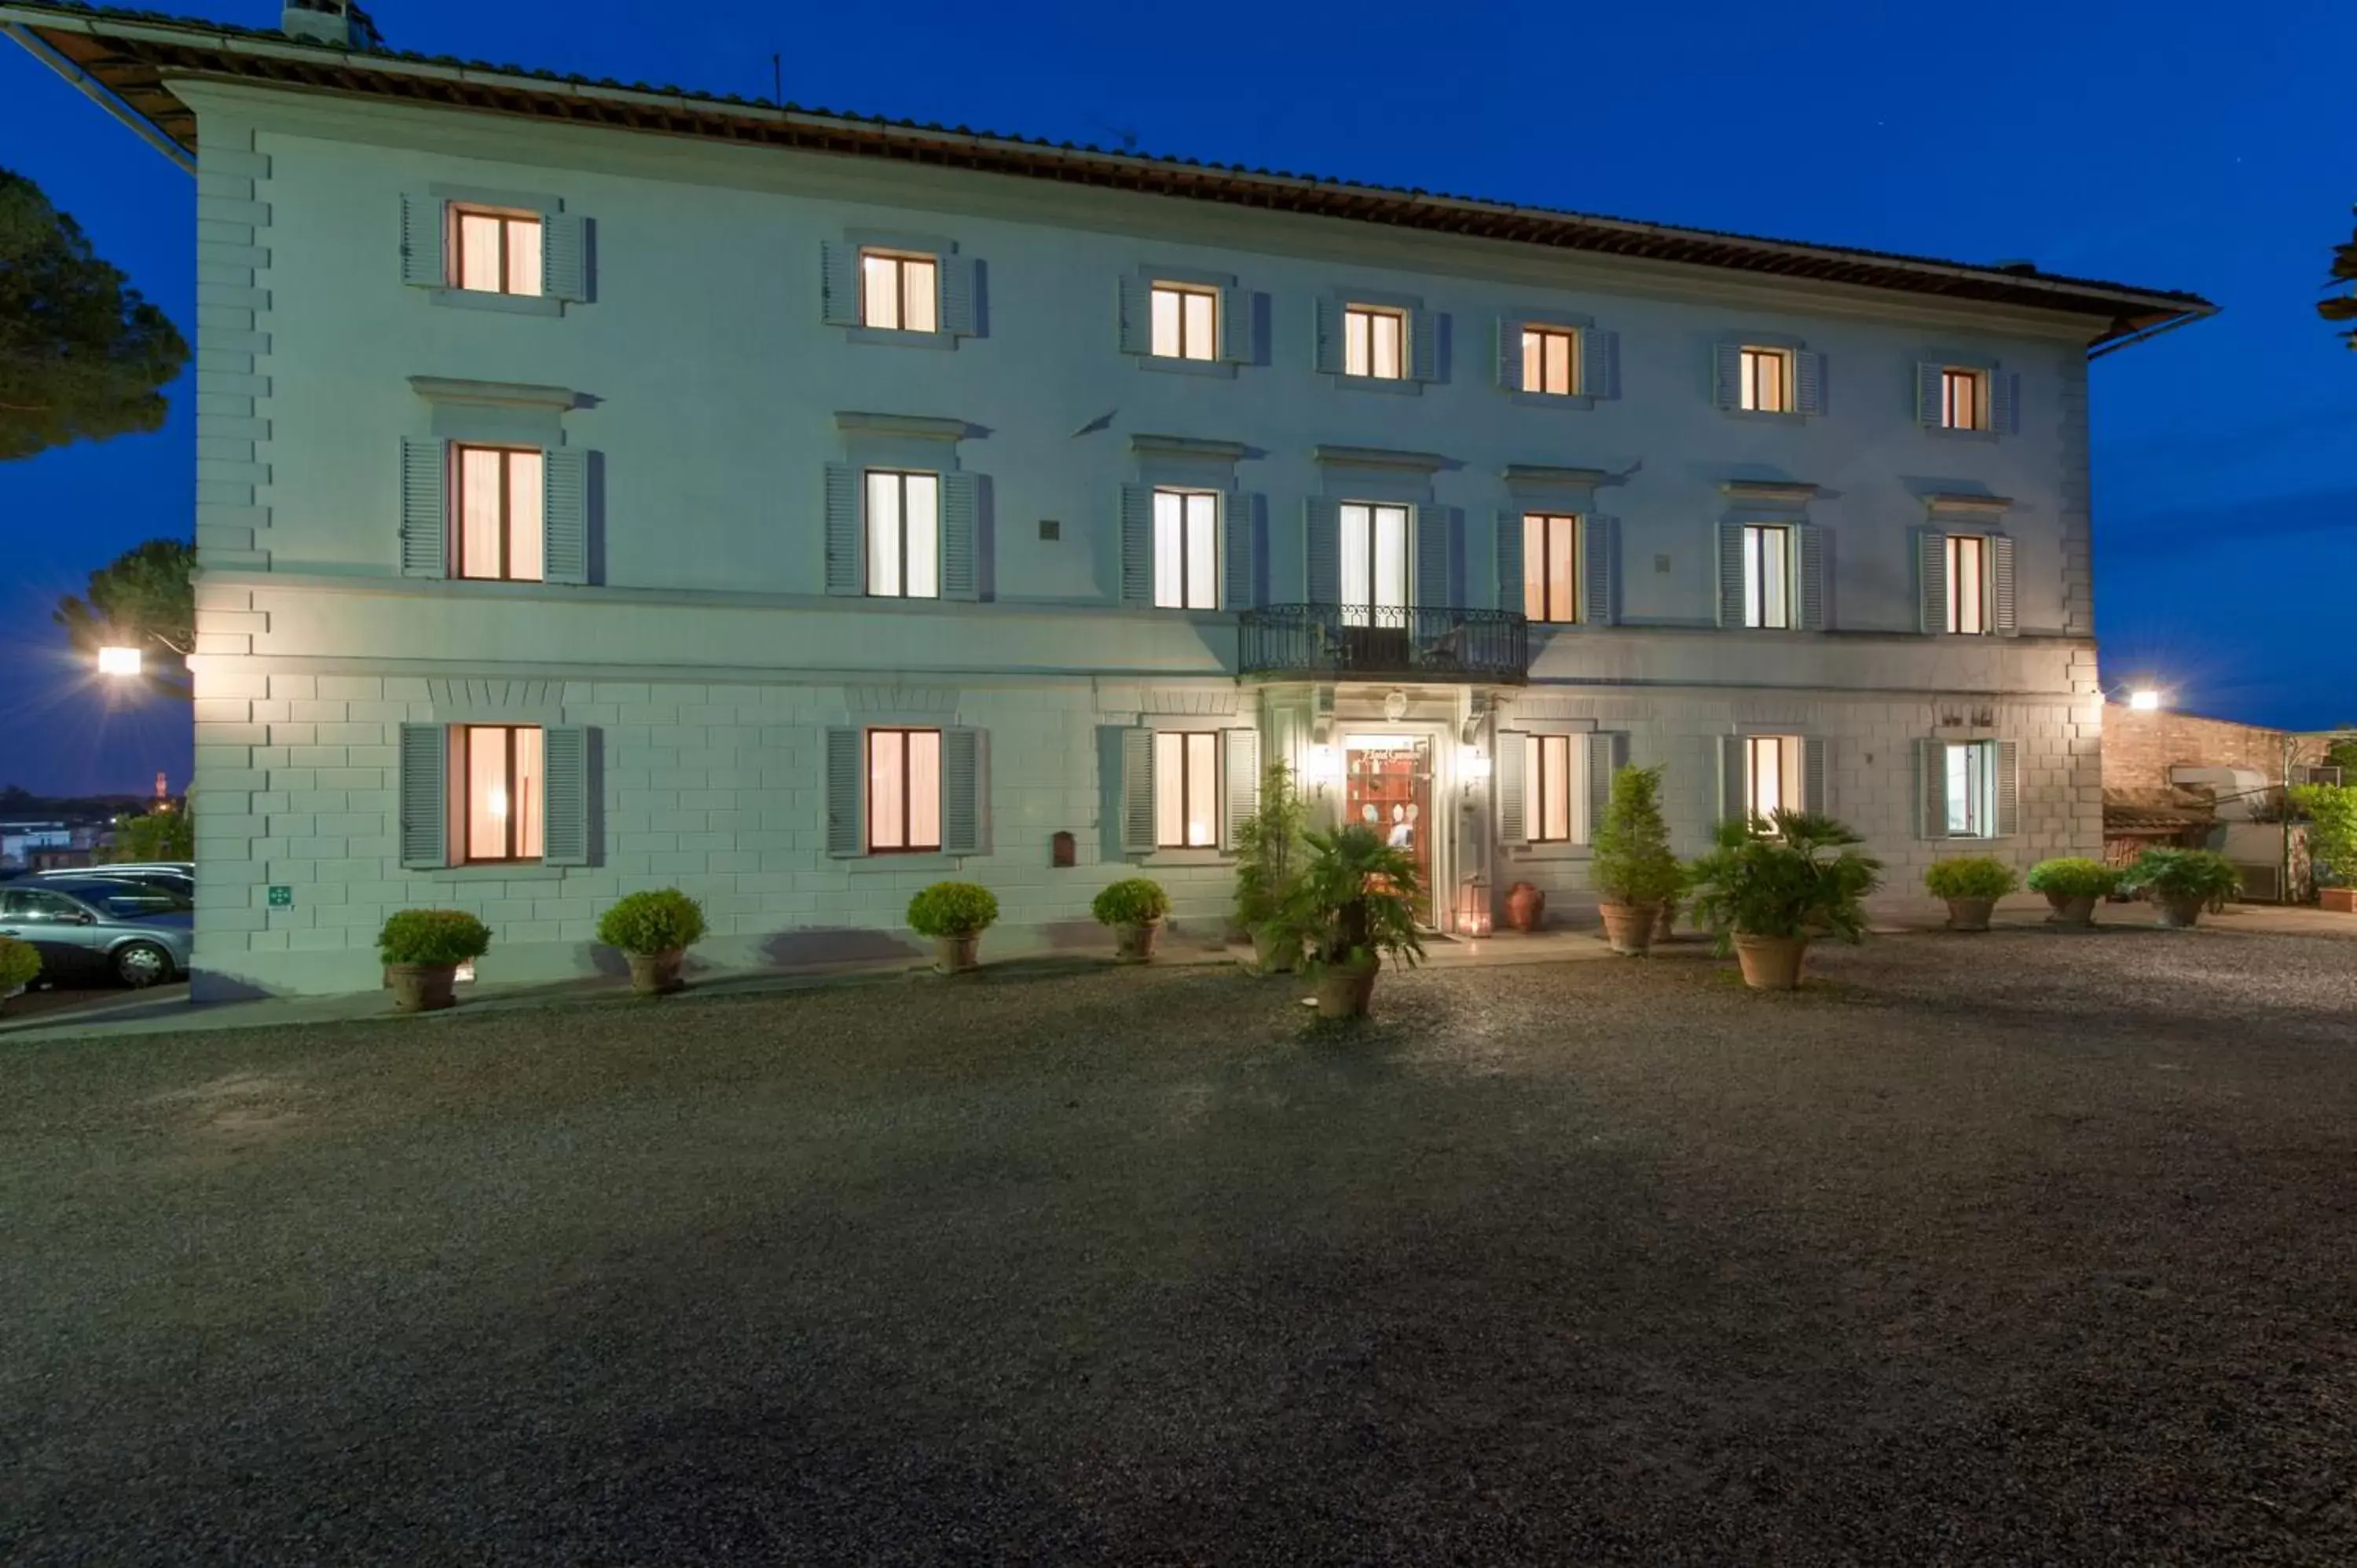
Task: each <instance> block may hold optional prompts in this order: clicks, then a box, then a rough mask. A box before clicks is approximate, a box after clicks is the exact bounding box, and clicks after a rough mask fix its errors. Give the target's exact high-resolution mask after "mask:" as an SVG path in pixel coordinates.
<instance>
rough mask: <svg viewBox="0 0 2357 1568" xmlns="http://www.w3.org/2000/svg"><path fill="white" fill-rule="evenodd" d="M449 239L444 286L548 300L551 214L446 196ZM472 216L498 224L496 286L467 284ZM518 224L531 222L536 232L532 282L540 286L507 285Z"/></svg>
mask: <svg viewBox="0 0 2357 1568" xmlns="http://www.w3.org/2000/svg"><path fill="white" fill-rule="evenodd" d="M442 212H443V219H442V221H443V224H444V232H445V235H446V238H445V240H444V242H443V244H444V250H445V255H446V260H445V263H444V266H443V271H444V273H445V274H446V281H445V284H444V286H445V287H447V288H449V289H452V290H454V291H456V292H457V293H459V294H469V295H490V296H494V297H498V298H503V299H546V298H548V297H550V295H549V293H548V270H547V254H548V252H547V248H546V247H547V242H548V215H547V214H546V213H544V212H539V211H535V210H533V209H529V208H521V207H502V206H500V205H498V204H497V203H494V202H489V201H468V200H463V199H457V198H446V199H444V201H443V203H442ZM469 218H483V219H489V220H492V221H493V222H495V223H497V224H498V225H499V232H500V246H499V268H498V270H499V278H500V286H499V287H497V288H477V287H474V286H472V285H469V284H468V283H467V282H466V281H465V279H466V276H467V223H466V220H468V219H469ZM519 224H530V225H531V227H532V231H533V241H532V252H533V283H534V284H535V285H538V286H536V287H534V288H533V289H530V290H524V289H517V288H511V287H509V286H508V285H509V283H510V281H511V276H512V272H511V268H512V265H513V262H512V259H511V255H510V247H511V245H512V244H513V243H514V231H515V228H516V226H517V225H519Z"/></svg>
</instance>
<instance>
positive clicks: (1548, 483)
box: [1505, 463, 1612, 490]
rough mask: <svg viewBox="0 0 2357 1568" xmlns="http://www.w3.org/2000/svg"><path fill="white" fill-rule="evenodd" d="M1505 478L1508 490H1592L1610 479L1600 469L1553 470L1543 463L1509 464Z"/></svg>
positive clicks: (1608, 475)
mask: <svg viewBox="0 0 2357 1568" xmlns="http://www.w3.org/2000/svg"><path fill="white" fill-rule="evenodd" d="M1505 477H1506V488H1507V489H1510V490H1517V489H1525V490H1534V489H1595V488H1596V487H1597V486H1598V485H1600V484H1602V483H1604V482H1605V481H1606V480H1608V479H1609V478H1612V476H1611V475H1610V474H1609V473H1608V472H1606V471H1605V470H1604V469H1602V468H1555V467H1547V466H1546V465H1545V464H1543V463H1509V464H1507V465H1506V475H1505Z"/></svg>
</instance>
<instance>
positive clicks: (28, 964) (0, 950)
mask: <svg viewBox="0 0 2357 1568" xmlns="http://www.w3.org/2000/svg"><path fill="white" fill-rule="evenodd" d="M40 972H41V950H40V949H38V948H37V947H35V946H34V945H33V944H32V943H30V942H20V941H18V940H16V938H14V937H0V1002H5V1001H6V1000H7V998H8V997H10V996H11V995H13V994H15V993H16V992H19V991H22V990H23V989H24V988H25V987H27V985H30V984H32V983H33V982H34V981H35V980H36V979H37V978H38V976H39V975H40Z"/></svg>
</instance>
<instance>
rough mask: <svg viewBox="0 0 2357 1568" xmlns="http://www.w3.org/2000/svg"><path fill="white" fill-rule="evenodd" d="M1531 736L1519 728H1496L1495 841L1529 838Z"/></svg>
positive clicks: (1514, 841)
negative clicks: (1496, 807) (1496, 831)
mask: <svg viewBox="0 0 2357 1568" xmlns="http://www.w3.org/2000/svg"><path fill="white" fill-rule="evenodd" d="M1530 744H1531V743H1530V737H1529V736H1526V735H1524V734H1523V732H1522V731H1520V730H1512V729H1501V730H1500V731H1499V732H1498V740H1497V745H1496V746H1495V747H1494V748H1493V749H1494V750H1495V751H1496V752H1497V765H1496V768H1495V770H1494V771H1495V780H1496V783H1497V786H1498V842H1499V843H1504V844H1514V845H1518V846H1519V845H1523V844H1527V843H1530V842H1531V827H1530V820H1531V814H1530V802H1529V801H1528V800H1526V799H1525V796H1526V794H1527V792H1528V790H1529V788H1530V776H1529V769H1530V766H1531V759H1530Z"/></svg>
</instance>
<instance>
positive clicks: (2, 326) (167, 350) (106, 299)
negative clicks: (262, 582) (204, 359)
mask: <svg viewBox="0 0 2357 1568" xmlns="http://www.w3.org/2000/svg"><path fill="white" fill-rule="evenodd" d="M125 282H126V280H125V279H124V274H123V273H122V271H121V270H120V269H118V268H116V267H114V266H113V265H110V264H109V263H105V262H102V261H101V260H99V258H98V257H97V256H96V255H95V254H94V253H93V252H91V246H90V241H89V240H88V239H87V238H86V237H85V236H84V235H83V233H82V231H81V225H80V224H78V223H76V222H75V221H74V220H72V219H71V218H70V217H68V216H66V214H64V213H62V212H60V211H59V210H58V209H56V208H55V207H52V206H51V205H49V200H48V198H47V197H45V196H43V195H42V194H41V191H40V188H39V187H38V186H37V185H35V184H34V183H33V182H32V181H31V180H29V179H27V178H26V177H24V176H22V175H20V174H14V173H11V172H10V171H9V170H7V169H5V168H0V461H5V460H6V459H8V458H11V457H30V456H33V455H34V454H35V453H37V452H42V451H46V450H47V449H48V448H49V447H51V446H66V445H68V444H69V443H71V442H74V441H104V440H106V439H107V438H108V437H110V436H114V435H129V434H133V433H135V432H141V431H151V430H156V429H160V428H161V427H162V426H163V424H164V407H165V404H164V387H165V386H166V384H167V383H168V382H169V381H171V380H172V378H173V377H175V376H177V375H178V374H179V373H180V367H181V366H182V365H184V364H186V363H187V362H188V344H187V343H186V342H185V341H184V340H182V338H181V337H180V334H179V332H178V329H177V328H174V327H173V325H172V323H171V322H170V320H169V319H167V317H165V315H164V313H163V312H162V311H161V310H158V309H157V308H156V306H152V305H150V304H148V303H147V302H146V301H145V300H144V299H142V298H140V297H139V292H138V290H136V289H134V288H130V287H127V286H125Z"/></svg>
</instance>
